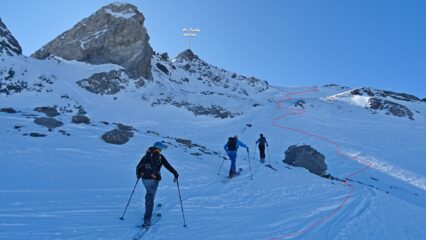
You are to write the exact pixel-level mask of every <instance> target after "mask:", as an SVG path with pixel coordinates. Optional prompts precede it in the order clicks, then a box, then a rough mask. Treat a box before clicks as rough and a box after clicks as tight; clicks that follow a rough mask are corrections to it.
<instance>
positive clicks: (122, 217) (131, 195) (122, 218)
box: [120, 178, 139, 220]
mask: <svg viewBox="0 0 426 240" xmlns="http://www.w3.org/2000/svg"><path fill="white" fill-rule="evenodd" d="M138 182H139V178H138V180H136V183H135V186H134V187H133V190H132V194H130V198H129V201H127V205H126V208H124V212H123V215H121V217H120V220H124V214H126V211H127V207H128V206H129V204H130V200H132V197H133V193H134V192H135V189H136V185H138Z"/></svg>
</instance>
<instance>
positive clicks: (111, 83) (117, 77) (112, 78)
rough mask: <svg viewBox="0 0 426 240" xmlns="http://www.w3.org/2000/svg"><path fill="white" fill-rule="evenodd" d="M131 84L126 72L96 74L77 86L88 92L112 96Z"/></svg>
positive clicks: (79, 82) (114, 71)
mask: <svg viewBox="0 0 426 240" xmlns="http://www.w3.org/2000/svg"><path fill="white" fill-rule="evenodd" d="M128 82H129V77H128V76H127V74H125V73H124V71H116V70H113V71H110V72H102V73H95V74H93V75H92V76H90V77H89V78H86V79H82V80H80V81H78V82H77V84H78V85H79V86H80V87H82V88H84V89H86V90H87V91H89V92H91V93H95V94H101V95H112V94H116V93H118V92H119V91H120V90H122V89H124V88H125V87H126V86H127V84H128Z"/></svg>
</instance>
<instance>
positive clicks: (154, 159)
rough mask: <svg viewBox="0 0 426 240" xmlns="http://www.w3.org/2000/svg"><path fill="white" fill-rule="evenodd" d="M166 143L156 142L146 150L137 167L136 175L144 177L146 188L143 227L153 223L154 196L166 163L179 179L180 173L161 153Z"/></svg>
mask: <svg viewBox="0 0 426 240" xmlns="http://www.w3.org/2000/svg"><path fill="white" fill-rule="evenodd" d="M165 148H166V145H164V144H163V143H162V142H156V143H154V145H153V146H152V147H150V148H148V150H147V151H146V154H145V156H144V157H143V158H142V159H141V161H140V162H139V164H138V166H137V167H136V177H137V178H142V182H143V185H144V186H145V189H146V195H145V215H144V218H143V220H144V223H143V225H142V226H143V227H149V226H150V225H151V216H152V211H153V208H154V198H155V193H156V192H157V188H158V184H159V183H160V180H161V174H160V170H161V167H162V166H163V165H164V167H166V169H167V170H169V171H170V172H171V173H172V174H173V175H174V178H175V180H177V179H178V177H179V174H178V173H177V171H176V170H175V169H174V168H173V167H172V166H171V165H170V163H169V162H168V161H167V159H166V158H165V157H164V156H163V155H162V154H161V150H163V149H165Z"/></svg>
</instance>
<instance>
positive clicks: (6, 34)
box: [0, 18, 22, 56]
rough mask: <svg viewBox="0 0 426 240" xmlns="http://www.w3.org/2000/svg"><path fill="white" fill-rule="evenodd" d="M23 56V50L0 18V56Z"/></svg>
mask: <svg viewBox="0 0 426 240" xmlns="http://www.w3.org/2000/svg"><path fill="white" fill-rule="evenodd" d="M1 54H7V55H9V56H13V55H21V54H22V48H21V46H20V45H19V43H18V41H17V40H16V38H15V37H14V36H13V35H12V33H11V32H10V31H9V29H7V27H6V25H5V24H4V23H3V21H2V20H1V18H0V55H1Z"/></svg>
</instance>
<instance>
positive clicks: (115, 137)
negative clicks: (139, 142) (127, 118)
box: [102, 123, 135, 145]
mask: <svg viewBox="0 0 426 240" xmlns="http://www.w3.org/2000/svg"><path fill="white" fill-rule="evenodd" d="M133 130H135V129H134V128H133V127H132V126H126V125H123V124H120V123H119V124H117V128H116V129H113V130H111V131H108V132H106V133H104V134H103V135H102V139H103V140H104V141H105V142H106V143H110V144H117V145H121V144H125V143H127V142H128V141H129V140H130V138H132V137H133V135H134V134H133V132H132V131H133Z"/></svg>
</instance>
